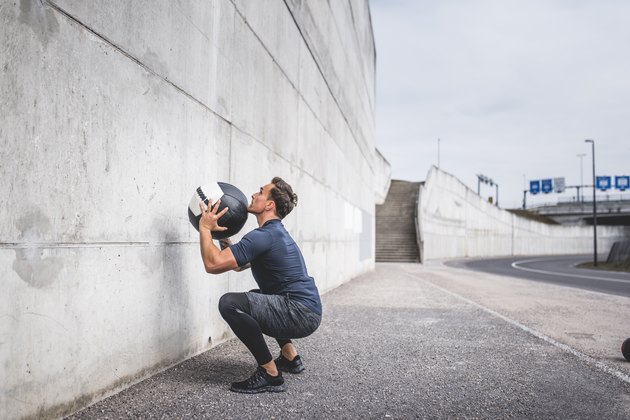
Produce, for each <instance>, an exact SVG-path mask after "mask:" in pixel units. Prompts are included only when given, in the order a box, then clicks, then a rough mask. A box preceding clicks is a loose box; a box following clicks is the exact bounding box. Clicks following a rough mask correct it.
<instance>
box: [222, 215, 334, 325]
mask: <svg viewBox="0 0 630 420" xmlns="http://www.w3.org/2000/svg"><path fill="white" fill-rule="evenodd" d="M230 248H231V249H232V254H234V258H235V259H236V263H237V264H238V266H239V267H242V266H244V265H245V264H247V263H248V262H249V263H251V264H252V274H253V275H254V279H255V280H256V283H258V287H260V291H261V292H262V293H263V294H266V295H284V296H286V295H287V294H288V295H290V296H291V298H292V299H295V300H296V301H298V302H300V303H302V304H303V305H305V306H306V307H307V308H309V309H311V310H312V311H313V312H316V313H317V314H319V315H321V314H322V303H321V300H320V299H319V292H318V290H317V286H316V285H315V280H313V278H312V277H310V276H309V275H308V272H307V271H306V264H304V258H303V257H302V253H301V252H300V248H298V246H297V244H296V243H295V241H294V240H293V238H291V235H289V232H287V231H286V229H285V228H284V225H283V224H282V222H281V221H280V219H272V220H268V221H266V222H265V223H264V224H263V225H262V226H261V227H259V228H258V229H254V230H252V231H251V232H249V233H248V234H247V235H245V236H244V237H243V239H241V241H240V242H238V243H236V244H233V245H231V246H230Z"/></svg>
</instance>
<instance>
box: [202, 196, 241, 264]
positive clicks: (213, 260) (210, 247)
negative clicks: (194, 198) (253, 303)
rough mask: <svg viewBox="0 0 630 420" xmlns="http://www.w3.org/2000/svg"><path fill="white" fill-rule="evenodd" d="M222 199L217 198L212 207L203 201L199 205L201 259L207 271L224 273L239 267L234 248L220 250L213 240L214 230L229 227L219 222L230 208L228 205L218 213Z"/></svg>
mask: <svg viewBox="0 0 630 420" xmlns="http://www.w3.org/2000/svg"><path fill="white" fill-rule="evenodd" d="M220 201H221V200H217V202H216V203H215V205H214V207H213V208H212V209H207V208H205V207H204V206H203V204H202V203H199V207H200V208H201V219H200V220H199V245H200V247H201V259H202V260H203V265H204V267H205V269H206V272H208V273H211V274H219V273H224V272H226V271H229V270H233V269H235V268H238V264H237V263H236V258H234V254H232V250H231V249H230V248H227V249H224V250H220V249H219V248H217V247H216V245H215V244H214V242H213V241H212V231H218V232H221V231H224V230H226V229H227V228H224V227H221V226H219V224H218V220H219V218H220V217H221V216H223V215H224V214H225V212H226V211H227V210H228V209H227V207H226V208H225V209H223V210H222V211H221V212H220V213H219V214H217V209H218V208H219V203H220Z"/></svg>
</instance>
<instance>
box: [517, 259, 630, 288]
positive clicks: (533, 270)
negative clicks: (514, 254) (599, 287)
mask: <svg viewBox="0 0 630 420" xmlns="http://www.w3.org/2000/svg"><path fill="white" fill-rule="evenodd" d="M540 261H546V258H536V259H532V260H522V261H514V262H513V263H512V268H514V269H516V270H523V271H530V272H532V273H539V274H549V275H552V276H562V277H577V278H581V279H590V280H603V281H612V282H615V283H630V280H623V279H611V278H608V277H597V276H585V275H582V274H569V273H558V272H555V271H547V270H539V269H537V268H527V267H522V266H520V265H519V264H527V263H532V262H540Z"/></svg>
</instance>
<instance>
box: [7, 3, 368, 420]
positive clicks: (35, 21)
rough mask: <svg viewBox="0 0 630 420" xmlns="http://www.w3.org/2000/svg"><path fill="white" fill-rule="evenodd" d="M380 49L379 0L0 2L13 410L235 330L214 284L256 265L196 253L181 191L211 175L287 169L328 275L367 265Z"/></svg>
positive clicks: (227, 282) (38, 410) (125, 376)
mask: <svg viewBox="0 0 630 420" xmlns="http://www.w3.org/2000/svg"><path fill="white" fill-rule="evenodd" d="M374 57H375V52H374V43H373V39H372V27H371V23H370V18H369V7H368V2H367V1H352V2H350V1H341V2H334V4H333V5H328V3H327V2H316V4H314V5H311V4H310V2H309V5H305V4H301V2H284V1H281V0H273V1H266V2H251V1H236V0H235V1H228V0H217V1H212V2H194V1H182V2H171V1H166V0H159V1H157V2H156V1H146V0H140V1H137V2H133V4H132V3H125V2H97V3H86V2H82V1H78V0H51V1H40V0H20V1H16V2H2V3H1V4H0V97H1V98H2V100H1V101H0V179H2V181H3V182H2V183H1V184H0V194H1V195H2V197H3V199H2V200H0V215H1V216H2V222H3V223H2V224H0V267H2V269H1V271H0V278H1V282H2V289H3V293H2V294H0V337H1V338H0V378H2V381H1V382H0V412H2V413H3V417H9V418H14V417H21V416H29V415H31V416H37V417H47V416H55V415H62V414H63V413H67V412H70V411H72V410H75V409H77V408H79V407H82V406H85V405H86V404H88V403H90V402H92V401H94V400H96V399H99V398H101V397H102V396H103V395H108V394H110V393H112V392H115V391H117V390H119V389H121V388H122V387H125V386H127V385H129V384H131V383H134V382H136V381H138V380H139V379H141V378H144V377H147V376H149V375H151V374H152V373H154V372H156V371H159V370H161V369H163V368H165V367H167V366H170V365H172V364H174V363H177V362H179V361H181V360H184V359H185V358H187V357H190V356H191V355H194V354H198V353H199V352H201V351H204V350H206V349H208V348H210V347H211V346H213V345H216V344H218V343H220V342H222V341H224V340H226V339H227V338H228V337H229V335H230V334H231V333H230V331H229V330H228V328H227V326H226V324H225V323H224V322H223V321H222V320H221V319H220V316H219V314H218V311H217V302H218V299H219V297H220V296H221V295H222V294H223V293H225V292H226V291H229V290H232V291H235V290H245V289H248V288H252V287H253V280H252V278H251V274H249V273H243V274H225V275H221V276H217V277H211V276H208V275H206V274H205V272H204V270H203V267H202V265H201V263H200V258H199V255H198V254H199V250H198V245H197V242H198V238H197V234H196V232H195V231H194V229H192V228H191V227H190V225H189V223H188V220H187V216H186V206H187V204H188V202H189V200H190V196H191V195H192V193H193V191H194V188H196V187H197V186H198V185H201V184H205V183H207V182H209V181H210V180H222V181H227V182H230V183H233V184H235V185H237V186H238V187H239V188H241V189H242V190H243V191H244V192H245V193H246V194H247V195H249V194H250V193H251V192H253V191H257V190H258V188H259V187H260V185H261V184H263V183H265V182H268V181H269V180H270V179H271V178H272V177H273V176H275V175H280V176H282V177H284V178H285V179H286V180H287V181H289V182H290V183H291V184H292V185H293V186H294V188H295V190H296V192H297V193H298V195H299V197H300V202H299V205H298V207H297V208H296V211H295V212H294V214H291V215H290V216H289V217H288V218H287V219H286V223H285V225H286V226H287V228H288V229H289V231H290V232H291V233H292V234H293V236H294V237H295V239H296V240H297V241H298V243H299V245H300V246H301V249H302V250H303V252H304V256H305V259H306V261H307V262H308V267H309V271H310V274H311V275H313V277H315V279H316V281H317V284H318V286H319V288H320V290H321V291H324V292H325V291H327V290H331V289H333V288H335V287H336V286H338V285H340V284H342V283H343V282H345V281H347V280H349V279H350V278H352V277H353V276H356V275H358V274H360V273H363V272H365V271H368V270H371V269H372V268H373V265H374V228H373V227H374V200H375V198H374V197H375V191H374V185H375V183H374V176H375V175H374V165H373V162H372V159H373V157H374V150H373V149H374V115H373V110H374V89H373V87H374ZM333 207H334V208H341V209H346V211H337V212H331V211H330V209H331V208H333ZM331 213H332V214H331ZM323 214H326V215H328V216H329V217H322V215H323ZM254 225H255V223H254V221H253V220H250V221H249V222H248V224H247V225H246V227H245V229H244V231H243V233H244V232H246V231H247V230H249V229H251V228H253V227H254ZM239 237H240V235H239ZM239 237H237V238H236V239H238V238H239Z"/></svg>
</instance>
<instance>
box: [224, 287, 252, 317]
mask: <svg viewBox="0 0 630 420" xmlns="http://www.w3.org/2000/svg"><path fill="white" fill-rule="evenodd" d="M248 307H249V301H248V300H247V296H245V293H226V294H224V295H223V296H221V299H219V312H220V313H221V316H222V317H223V318H224V319H225V317H226V316H228V317H229V316H230V315H234V314H235V313H238V312H246V311H248V309H249V308H248Z"/></svg>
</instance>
